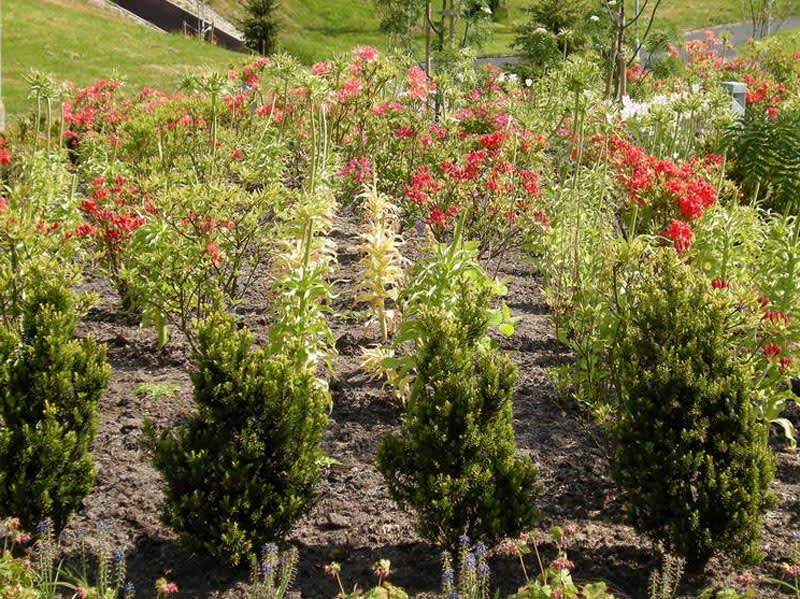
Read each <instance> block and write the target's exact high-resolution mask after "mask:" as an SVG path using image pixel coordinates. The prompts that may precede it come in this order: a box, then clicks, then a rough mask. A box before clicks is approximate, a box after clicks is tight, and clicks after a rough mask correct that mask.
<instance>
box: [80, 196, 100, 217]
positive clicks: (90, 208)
mask: <svg viewBox="0 0 800 599" xmlns="http://www.w3.org/2000/svg"><path fill="white" fill-rule="evenodd" d="M81 210H83V211H84V212H88V213H89V214H94V213H95V212H97V200H88V199H87V200H82V201H81Z"/></svg>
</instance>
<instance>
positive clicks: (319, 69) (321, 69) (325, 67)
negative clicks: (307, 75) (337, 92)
mask: <svg viewBox="0 0 800 599" xmlns="http://www.w3.org/2000/svg"><path fill="white" fill-rule="evenodd" d="M332 70H333V69H331V65H329V64H328V63H327V62H317V63H314V66H313V67H311V74H312V75H316V76H317V77H323V76H324V75H327V74H329V73H330V72H331V71H332Z"/></svg>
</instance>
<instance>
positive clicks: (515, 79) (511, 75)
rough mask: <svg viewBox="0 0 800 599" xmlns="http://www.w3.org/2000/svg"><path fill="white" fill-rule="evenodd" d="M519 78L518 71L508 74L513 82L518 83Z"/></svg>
mask: <svg viewBox="0 0 800 599" xmlns="http://www.w3.org/2000/svg"><path fill="white" fill-rule="evenodd" d="M517 79H518V77H517V74H516V73H511V74H510V75H509V76H508V80H509V81H510V82H511V83H516V82H517Z"/></svg>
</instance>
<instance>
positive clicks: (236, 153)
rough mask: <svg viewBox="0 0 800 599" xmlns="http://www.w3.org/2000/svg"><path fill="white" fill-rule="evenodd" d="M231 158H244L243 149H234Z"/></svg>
mask: <svg viewBox="0 0 800 599" xmlns="http://www.w3.org/2000/svg"><path fill="white" fill-rule="evenodd" d="M231 158H233V159H234V160H242V159H243V158H244V152H242V151H241V150H234V151H233V152H231Z"/></svg>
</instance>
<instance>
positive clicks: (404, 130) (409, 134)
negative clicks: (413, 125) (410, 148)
mask: <svg viewBox="0 0 800 599" xmlns="http://www.w3.org/2000/svg"><path fill="white" fill-rule="evenodd" d="M394 136H395V137H396V138H397V139H413V138H415V137H416V136H417V132H416V131H414V130H413V129H409V128H408V127H398V128H397V129H395V131H394Z"/></svg>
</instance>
